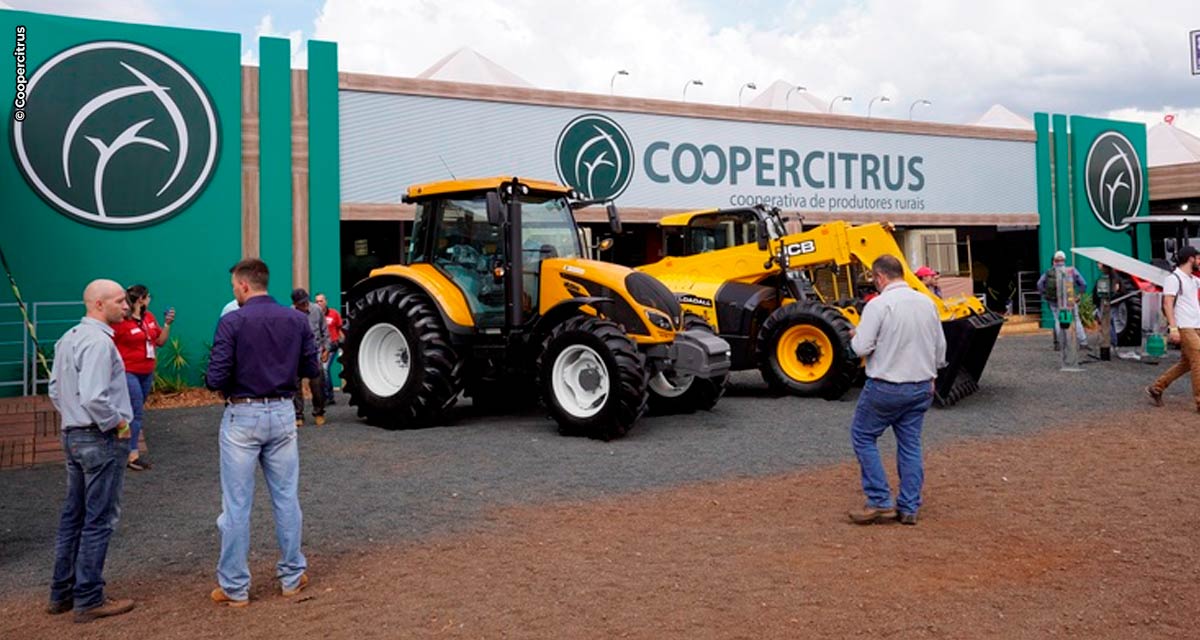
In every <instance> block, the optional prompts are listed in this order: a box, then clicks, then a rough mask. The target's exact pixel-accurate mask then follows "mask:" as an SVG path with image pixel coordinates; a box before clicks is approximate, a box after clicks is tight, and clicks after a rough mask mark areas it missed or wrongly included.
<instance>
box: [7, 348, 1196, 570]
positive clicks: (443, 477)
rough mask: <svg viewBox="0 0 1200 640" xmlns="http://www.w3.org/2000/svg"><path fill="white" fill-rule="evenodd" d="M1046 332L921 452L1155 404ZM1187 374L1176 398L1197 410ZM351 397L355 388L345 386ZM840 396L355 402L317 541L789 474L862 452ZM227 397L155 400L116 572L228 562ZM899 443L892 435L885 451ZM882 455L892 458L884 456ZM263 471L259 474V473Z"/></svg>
mask: <svg viewBox="0 0 1200 640" xmlns="http://www.w3.org/2000/svg"><path fill="white" fill-rule="evenodd" d="M1049 344H1050V338H1049V336H1048V335H1034V336H1005V337H1002V338H1001V339H1000V340H999V342H998V343H997V346H996V349H995V351H994V352H993V355H992V358H991V361H990V363H989V365H988V368H987V370H986V371H985V374H984V379H983V384H982V387H983V388H982V389H981V390H980V391H979V392H978V393H976V394H975V395H973V396H971V397H969V398H968V399H966V400H965V401H963V402H962V403H960V404H959V405H957V406H955V407H952V408H950V409H945V410H935V411H931V413H930V414H929V417H928V419H927V420H926V445H927V447H928V448H930V449H933V450H936V449H938V448H939V446H940V445H943V444H945V443H948V442H951V441H961V440H963V439H970V438H980V437H995V436H1006V435H1018V434H1028V433H1031V432H1035V431H1038V430H1040V429H1042V428H1044V426H1045V425H1050V424H1054V425H1058V424H1064V423H1066V422H1068V421H1071V420H1072V419H1074V418H1076V417H1081V416H1084V415H1091V414H1095V413H1097V412H1109V411H1118V410H1123V409H1124V410H1127V409H1129V408H1131V407H1138V406H1143V403H1144V398H1143V397H1142V396H1141V388H1142V387H1143V386H1144V385H1145V384H1146V383H1148V382H1149V381H1150V380H1152V379H1153V378H1154V376H1156V375H1158V373H1159V372H1161V371H1162V370H1164V368H1165V366H1166V365H1158V366H1147V365H1146V364H1142V363H1135V362H1128V361H1113V362H1109V363H1099V362H1095V363H1091V364H1087V365H1086V366H1085V372H1084V373H1061V372H1059V371H1058V359H1057V355H1058V354H1056V353H1054V352H1052V351H1050V349H1049ZM1189 395H1190V391H1189V390H1188V389H1186V382H1185V381H1181V382H1180V383H1177V384H1176V385H1175V386H1174V387H1173V388H1172V389H1171V390H1170V391H1169V392H1168V394H1167V402H1168V403H1169V404H1172V405H1186V404H1187V403H1188V402H1189V397H1188V396H1189ZM338 398H339V400H342V402H343V403H344V398H345V396H343V395H341V394H339V396H338ZM853 399H854V394H851V396H850V397H849V398H847V399H846V400H844V401H841V402H826V401H821V400H799V399H793V398H775V397H771V396H769V395H768V394H767V391H766V387H765V385H764V384H762V383H761V381H760V379H759V378H758V375H757V373H741V374H737V375H736V376H735V377H734V383H733V385H732V386H731V388H730V391H729V394H728V396H727V397H726V398H725V399H723V400H722V401H721V403H720V404H718V405H717V408H716V409H715V410H714V411H713V412H711V413H702V414H696V415H692V416H674V417H663V418H649V419H645V420H643V421H642V422H641V423H639V424H638V426H637V427H636V428H635V429H634V430H633V431H632V432H631V433H630V435H629V436H627V437H626V438H624V439H622V440H620V441H615V442H611V443H601V442H595V441H590V440H585V439H575V438H562V437H559V436H558V435H556V433H555V430H554V425H553V423H552V422H551V421H549V420H548V419H545V418H543V417H542V415H541V414H536V413H535V414H529V415H522V416H507V417H502V418H497V417H488V416H479V415H475V414H473V413H472V410H471V408H470V406H469V403H464V406H462V407H461V408H459V409H457V410H456V412H455V413H454V414H453V416H452V425H451V426H447V427H439V428H433V429H425V430H417V431H395V432H389V431H384V430H380V429H375V428H372V427H368V426H366V425H364V424H361V423H359V422H357V421H356V420H355V419H354V416H353V413H352V411H351V409H350V408H349V407H346V406H345V405H344V404H339V405H337V406H335V407H331V408H330V413H329V417H330V423H329V424H328V425H326V426H325V427H322V428H319V429H318V428H315V427H312V426H308V427H305V428H304V429H303V430H302V432H301V460H302V463H301V469H302V471H301V475H302V478H301V504H302V506H303V508H304V512H305V516H306V517H305V548H306V550H307V551H309V552H310V553H317V554H320V555H326V556H328V555H336V554H338V553H340V552H345V551H352V550H360V549H362V548H364V547H368V546H370V545H372V544H379V545H391V544H396V543H404V542H408V541H414V540H418V539H421V538H426V537H429V536H432V535H437V534H442V533H446V532H449V531H463V530H468V529H473V528H482V529H486V528H487V527H488V525H489V518H490V517H491V516H490V515H489V513H493V512H494V511H495V509H494V508H497V507H500V508H503V507H509V506H520V505H536V504H541V503H545V502H548V501H558V500H579V499H589V498H594V497H598V496H604V495H610V494H620V493H625V492H632V491H639V490H644V489H650V488H669V487H673V486H678V485H683V484H687V483H693V482H698V481H719V480H726V479H732V478H739V477H758V476H764V475H769V474H776V473H784V472H793V471H797V470H803V469H808V468H813V467H816V466H819V465H824V464H828V463H832V462H845V461H848V460H852V459H853V452H852V451H851V449H850V445H849V443H848V437H847V427H848V424H849V420H850V416H851V413H852V411H853V407H854V403H853ZM219 414H220V408H219V407H202V408H195V409H175V410H160V411H155V412H152V413H151V414H150V415H149V417H148V419H147V436H148V438H149V442H150V447H151V454H152V455H151V459H152V460H153V461H154V462H155V465H156V466H155V468H154V470H153V471H150V472H146V473H141V474H135V473H132V472H131V473H129V474H127V476H126V484H125V493H124V504H123V513H122V520H121V524H120V527H119V529H118V532H117V533H116V535H115V536H114V538H113V543H112V545H111V546H110V549H109V554H108V560H109V561H108V567H107V569H106V577H107V578H108V580H109V581H110V582H112V583H116V582H118V581H119V580H120V578H121V577H122V576H123V575H130V574H132V573H135V572H145V571H146V570H147V569H148V568H151V567H153V569H152V570H154V571H158V572H160V573H163V574H181V575H193V576H196V578H197V580H199V581H201V584H207V583H208V582H211V580H212V572H213V569H214V566H215V563H216V553H217V542H218V537H217V530H216V524H215V522H216V517H217V515H218V513H219V510H220V487H219V484H218V477H217V459H218V453H217V428H218V422H219ZM883 446H884V449H885V452H887V451H889V450H890V449H892V443H891V441H890V440H886V441H885V442H884V443H883ZM885 455H889V454H887V453H885ZM260 478H261V476H260ZM0 483H2V484H3V488H4V490H3V491H0V593H9V594H16V593H30V592H39V591H41V590H44V589H45V588H46V585H47V584H48V579H49V572H50V568H51V565H52V562H53V553H52V548H51V547H52V544H53V537H54V530H55V525H56V522H57V510H58V508H59V504H60V500H61V492H62V485H63V473H62V470H61V468H58V467H51V468H40V469H33V470H21V471H14V472H5V473H3V474H2V475H0ZM256 502H257V509H256V510H255V517H254V535H253V543H252V556H251V561H252V563H254V562H256V561H258V562H261V561H263V560H270V559H272V558H273V557H274V554H275V550H274V535H273V526H272V524H271V517H270V509H269V507H268V506H267V505H268V504H269V502H268V501H267V500H266V492H265V489H264V488H263V487H262V486H261V483H260V487H259V492H258V498H257V500H256Z"/></svg>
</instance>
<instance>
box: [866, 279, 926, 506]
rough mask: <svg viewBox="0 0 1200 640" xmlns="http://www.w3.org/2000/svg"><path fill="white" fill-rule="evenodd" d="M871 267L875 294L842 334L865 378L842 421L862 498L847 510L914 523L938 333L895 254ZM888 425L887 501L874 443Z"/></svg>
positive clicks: (924, 302)
mask: <svg viewBox="0 0 1200 640" xmlns="http://www.w3.org/2000/svg"><path fill="white" fill-rule="evenodd" d="M871 273H872V275H873V276H874V278H875V285H876V287H877V288H878V289H879V291H880V294H879V296H878V297H876V298H875V299H873V300H871V301H870V302H868V303H867V306H866V307H864V308H863V313H862V320H861V321H860V322H859V324H858V327H857V328H856V329H855V330H854V331H853V332H852V336H853V338H852V339H851V342H850V345H851V348H853V349H854V352H855V353H856V354H858V355H859V356H861V357H865V358H866V359H867V382H866V385H864V386H863V390H862V393H861V394H860V395H859V396H858V404H857V406H855V408H854V418H853V421H852V422H851V425H850V438H851V441H852V443H853V445H854V453H855V455H856V456H857V457H858V464H859V467H860V469H861V472H862V488H863V493H865V494H866V498H867V500H866V505H865V506H864V507H863V508H862V509H857V510H853V511H851V512H850V520H851V521H853V522H855V523H857V524H871V523H874V522H877V521H879V520H881V519H886V518H897V519H898V520H899V521H900V522H901V523H902V524H916V523H917V512H918V510H919V509H920V508H921V485H922V484H923V482H924V479H925V470H924V463H923V462H922V459H921V427H922V423H923V422H924V420H925V412H926V411H927V410H928V409H929V406H930V404H931V403H932V402H933V393H934V382H935V380H936V379H937V370H938V368H939V367H943V366H945V365H946V337H945V335H943V333H942V323H941V321H940V320H939V319H938V313H937V309H936V308H935V307H934V305H933V301H932V300H930V299H929V297H928V296H925V295H923V294H921V293H919V292H917V291H916V290H914V289H913V288H912V287H910V286H909V285H908V283H907V282H905V281H904V267H903V266H902V265H901V264H900V261H899V260H898V259H896V258H895V257H893V256H882V257H880V258H878V259H876V260H875V262H874V264H872V265H871ZM888 427H891V428H892V431H893V433H894V434H895V436H896V466H897V467H898V469H899V471H900V493H899V496H898V497H897V499H896V500H895V501H893V500H892V490H891V487H890V485H889V484H888V480H887V474H886V473H885V472H884V470H883V461H882V460H881V459H880V457H879V447H878V445H877V444H876V441H877V440H878V439H879V436H880V435H882V434H883V432H884V431H885V430H887V428H888Z"/></svg>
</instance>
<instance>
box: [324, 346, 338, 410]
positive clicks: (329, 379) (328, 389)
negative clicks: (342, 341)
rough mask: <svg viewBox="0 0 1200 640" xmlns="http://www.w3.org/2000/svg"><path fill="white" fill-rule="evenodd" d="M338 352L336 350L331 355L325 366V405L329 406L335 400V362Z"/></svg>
mask: <svg viewBox="0 0 1200 640" xmlns="http://www.w3.org/2000/svg"><path fill="white" fill-rule="evenodd" d="M337 357H338V350H337V349H334V350H333V351H331V352H330V353H329V359H328V360H326V361H325V364H324V365H323V366H324V367H325V404H329V402H330V401H331V400H333V362H334V361H335V360H337Z"/></svg>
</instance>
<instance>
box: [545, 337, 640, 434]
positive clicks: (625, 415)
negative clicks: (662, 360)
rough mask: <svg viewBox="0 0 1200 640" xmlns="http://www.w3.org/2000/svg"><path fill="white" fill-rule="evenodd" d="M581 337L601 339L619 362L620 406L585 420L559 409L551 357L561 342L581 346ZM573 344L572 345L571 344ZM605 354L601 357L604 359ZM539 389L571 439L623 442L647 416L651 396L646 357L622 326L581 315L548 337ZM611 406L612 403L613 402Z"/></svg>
mask: <svg viewBox="0 0 1200 640" xmlns="http://www.w3.org/2000/svg"><path fill="white" fill-rule="evenodd" d="M580 334H587V335H589V336H593V337H595V338H597V339H598V340H599V341H600V342H602V343H603V345H604V347H605V348H606V349H607V350H608V352H609V353H610V354H611V356H612V358H613V359H614V360H615V362H616V369H617V370H616V372H615V376H613V374H612V372H610V377H615V379H616V381H617V385H616V389H615V395H616V403H615V404H613V405H610V407H609V408H607V409H604V410H602V411H601V412H600V413H598V414H596V415H595V416H592V417H591V418H588V419H585V420H579V419H576V418H573V417H571V416H568V415H567V414H565V413H564V412H561V411H560V410H558V409H556V403H555V402H554V388H553V386H552V384H551V381H550V380H549V372H550V370H551V369H553V365H554V363H553V362H552V361H550V359H549V357H548V354H549V353H550V351H551V348H552V346H553V345H555V344H556V343H557V342H559V341H563V340H571V341H574V342H577V341H578V339H579V338H580ZM568 344H569V343H568ZM603 355H604V354H601V356H602V357H603ZM537 372H538V378H539V379H538V385H539V387H540V388H541V389H542V403H543V404H544V405H545V407H546V409H547V410H548V411H550V416H551V417H552V418H554V420H555V421H556V422H558V426H559V433H561V434H563V435H567V436H587V437H589V438H593V439H597V440H605V441H608V440H612V439H615V438H620V437H621V436H624V435H625V434H626V433H628V432H629V429H631V428H632V427H633V425H634V423H635V422H637V421H638V419H639V418H641V417H642V414H644V413H645V412H646V404H647V402H648V396H649V393H648V391H647V388H646V363H645V357H644V356H643V355H642V354H641V353H640V352H639V351H638V350H637V345H636V344H635V343H634V342H633V340H632V339H631V338H630V337H629V336H628V335H626V334H625V332H624V331H623V330H622V329H621V327H620V325H618V324H616V323H615V322H612V321H611V320H605V319H602V318H596V317H593V316H587V315H580V316H574V317H571V318H568V319H567V320H565V321H563V322H562V323H560V324H559V325H558V326H556V327H554V328H553V329H552V330H551V331H550V333H549V334H548V335H547V336H546V339H545V341H544V342H543V348H542V349H541V352H540V353H539V355H538V360H537ZM610 402H611V400H610Z"/></svg>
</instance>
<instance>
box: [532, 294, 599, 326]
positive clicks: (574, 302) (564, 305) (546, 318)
mask: <svg viewBox="0 0 1200 640" xmlns="http://www.w3.org/2000/svg"><path fill="white" fill-rule="evenodd" d="M612 302H613V301H612V298H606V297H602V296H581V297H578V298H568V299H566V300H563V301H561V302H559V303H557V304H555V305H554V306H552V307H550V308H549V309H547V310H546V312H545V313H543V314H542V315H541V316H540V317H538V319H537V322H535V323H534V325H533V332H534V333H535V334H537V335H543V336H544V335H549V333H550V331H551V330H553V329H554V327H557V326H558V325H560V324H562V323H563V322H564V321H565V320H566V319H567V318H571V317H574V316H578V315H588V314H586V313H584V312H583V311H580V308H581V307H584V306H588V305H590V306H592V307H595V308H596V309H597V310H601V309H602V308H603V307H604V306H605V305H610V304H612Z"/></svg>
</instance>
